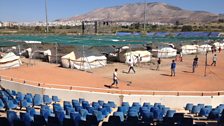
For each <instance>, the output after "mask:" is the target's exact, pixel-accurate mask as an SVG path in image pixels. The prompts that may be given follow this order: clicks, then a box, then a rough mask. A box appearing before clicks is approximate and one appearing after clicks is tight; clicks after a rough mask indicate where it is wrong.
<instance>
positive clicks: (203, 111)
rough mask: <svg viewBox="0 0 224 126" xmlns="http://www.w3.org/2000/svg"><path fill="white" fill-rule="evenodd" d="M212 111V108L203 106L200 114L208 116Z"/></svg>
mask: <svg viewBox="0 0 224 126" xmlns="http://www.w3.org/2000/svg"><path fill="white" fill-rule="evenodd" d="M209 113H210V109H209V108H205V107H203V108H201V110H200V112H199V114H198V115H199V116H205V117H208V114H209Z"/></svg>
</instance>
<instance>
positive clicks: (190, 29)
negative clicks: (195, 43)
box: [181, 25, 193, 32]
mask: <svg viewBox="0 0 224 126" xmlns="http://www.w3.org/2000/svg"><path fill="white" fill-rule="evenodd" d="M192 30H193V28H192V26H191V25H184V26H183V27H182V29H181V31H183V32H184V31H192Z"/></svg>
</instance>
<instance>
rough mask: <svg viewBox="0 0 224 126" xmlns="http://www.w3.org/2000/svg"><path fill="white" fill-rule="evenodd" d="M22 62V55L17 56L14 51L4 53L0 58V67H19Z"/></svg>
mask: <svg viewBox="0 0 224 126" xmlns="http://www.w3.org/2000/svg"><path fill="white" fill-rule="evenodd" d="M21 64H22V62H21V60H20V57H19V56H16V55H15V54H14V53H13V52H9V53H7V54H5V55H3V58H1V59H0V69H9V68H13V67H19V66H20V65H21Z"/></svg>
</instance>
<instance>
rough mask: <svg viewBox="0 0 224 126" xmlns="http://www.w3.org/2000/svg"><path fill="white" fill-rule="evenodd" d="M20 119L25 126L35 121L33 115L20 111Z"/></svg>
mask: <svg viewBox="0 0 224 126" xmlns="http://www.w3.org/2000/svg"><path fill="white" fill-rule="evenodd" d="M20 120H21V121H22V122H23V124H25V126H31V125H32V123H33V120H32V117H31V116H30V114H29V113H22V112H20Z"/></svg>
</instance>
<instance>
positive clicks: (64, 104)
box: [63, 101, 72, 110]
mask: <svg viewBox="0 0 224 126" xmlns="http://www.w3.org/2000/svg"><path fill="white" fill-rule="evenodd" d="M63 106H64V110H66V108H72V104H71V102H70V101H64V102H63Z"/></svg>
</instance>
